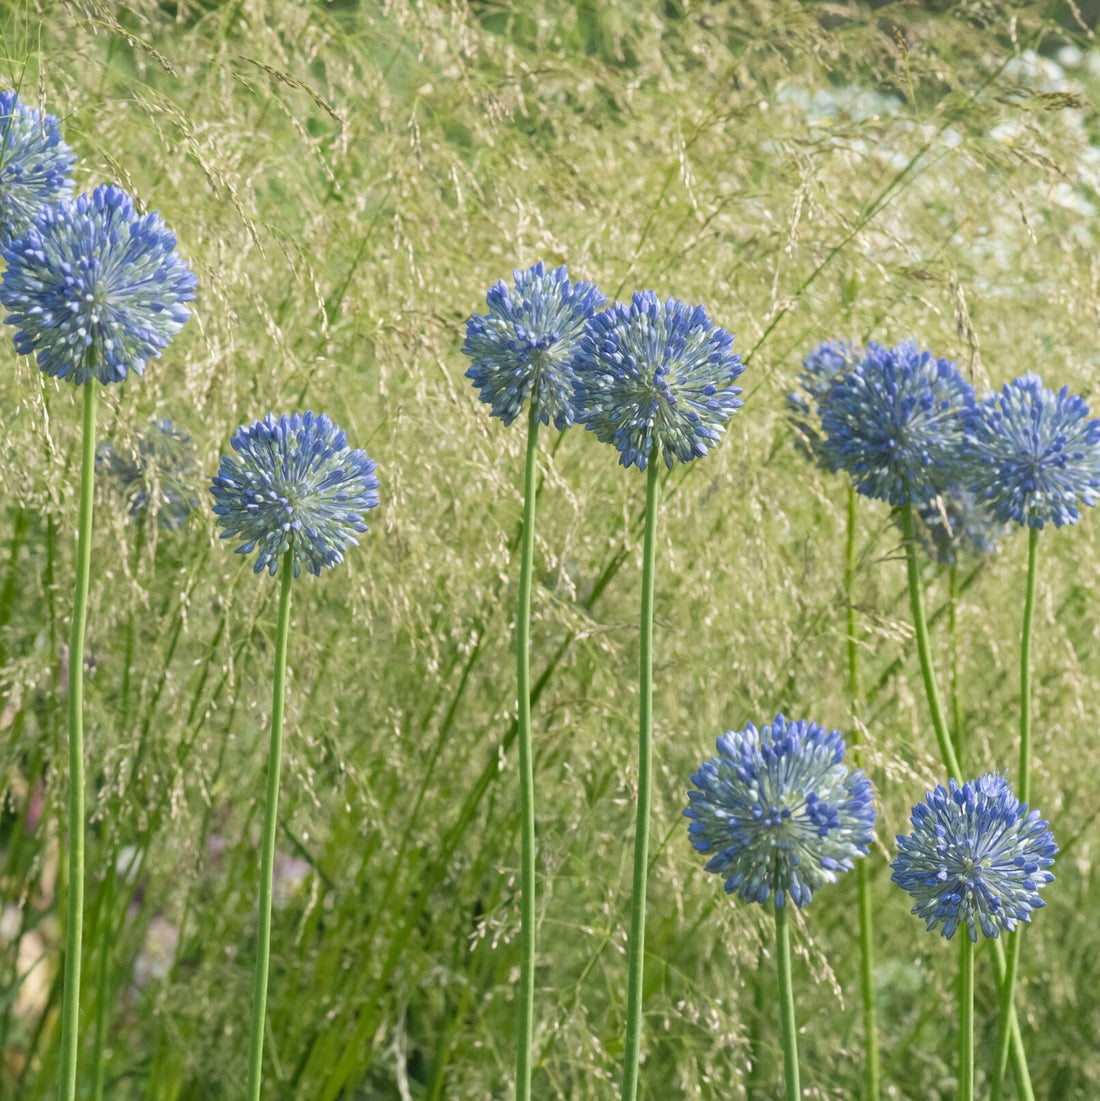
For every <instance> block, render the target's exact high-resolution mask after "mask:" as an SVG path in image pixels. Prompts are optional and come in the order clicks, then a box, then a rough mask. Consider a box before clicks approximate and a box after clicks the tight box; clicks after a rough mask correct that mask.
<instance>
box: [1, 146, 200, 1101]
mask: <svg viewBox="0 0 1100 1101" xmlns="http://www.w3.org/2000/svg"><path fill="white" fill-rule="evenodd" d="M55 146H56V143H55V145H54V146H50V148H55ZM32 174H33V173H32ZM47 175H48V174H47ZM3 255H4V259H5V260H6V261H7V267H6V268H5V270H4V276H3V279H2V280H0V303H2V304H3V305H4V306H5V307H6V308H7V309H8V310H9V311H11V314H10V316H8V317H7V318H5V323H6V324H8V325H15V326H22V327H21V328H20V329H19V330H18V331H17V332H16V334H15V338H14V339H15V347H16V351H18V352H19V353H20V354H22V355H32V354H33V355H35V356H36V358H37V360H38V366H39V368H40V369H41V370H42V371H43V372H44V373H45V374H47V375H52V376H54V377H56V378H59V379H67V380H69V381H71V382H72V383H74V384H75V385H78V386H83V388H84V424H83V441H82V451H81V477H80V520H79V528H78V539H77V561H76V574H77V576H76V586H75V595H74V600H73V621H72V635H71V639H70V644H69V808H68V810H69V846H70V851H69V888H68V907H67V916H66V931H65V979H64V992H63V995H62V1026H61V1057H60V1068H61V1098H62V1101H72V1098H73V1097H75V1094H76V1072H77V1054H78V1053H77V1047H78V1043H77V1033H78V1029H79V1021H80V1006H79V1001H80V970H81V955H82V950H83V949H82V944H83V929H84V925H83V909H84V718H83V711H84V634H85V627H86V621H87V608H88V589H89V585H90V575H91V536H92V516H93V500H94V478H95V434H96V432H95V421H96V400H97V397H96V395H97V389H96V383H97V380H98V382H100V383H108V382H122V381H123V380H124V379H125V378H126V376H127V374H129V373H131V372H132V373H134V374H137V375H140V374H141V373H142V371H143V370H144V369H145V363H146V360H148V359H149V358H150V357H151V356H153V355H158V354H159V353H160V352H161V351H162V350H163V349H164V348H165V347H167V346H168V344H169V343H170V342H171V340H172V338H173V337H174V336H175V335H176V333H177V332H179V330H180V328H181V327H182V326H183V324H184V322H185V321H186V320H187V318H188V316H189V310H188V308H187V306H186V305H185V303H186V302H188V301H190V300H191V299H192V298H193V297H194V293H195V284H196V281H195V276H194V274H193V273H192V272H191V269H190V268H189V267H188V266H187V264H186V262H185V261H184V260H183V259H182V258H181V257H180V255H179V254H178V253H177V252H176V239H175V237H174V236H173V235H172V234H171V233H170V232H169V231H168V230H167V228H165V226H164V224H163V222H162V221H161V220H160V216H159V215H158V214H148V215H145V216H144V217H142V216H139V215H138V214H137V213H136V212H135V210H134V204H133V200H132V199H131V198H130V196H129V195H127V194H126V193H125V192H123V191H121V190H120V189H119V188H117V187H114V186H107V187H100V188H97V189H96V190H95V191H94V192H93V193H92V194H91V195H80V196H78V197H77V198H76V199H62V200H61V201H60V202H58V203H57V204H56V205H53V206H47V207H44V208H42V209H41V210H39V211H38V213H37V214H36V215H35V216H34V219H33V221H32V222H31V224H30V225H29V226H28V227H27V228H26V230H25V231H24V232H23V233H22V234H21V235H20V236H18V237H16V238H15V239H14V240H11V241H9V242H8V244H7V246H6V247H5V248H4V250H3ZM99 1054H100V1053H97V1058H98V1057H99Z"/></svg>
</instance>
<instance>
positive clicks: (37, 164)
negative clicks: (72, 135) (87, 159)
mask: <svg viewBox="0 0 1100 1101" xmlns="http://www.w3.org/2000/svg"><path fill="white" fill-rule="evenodd" d="M75 164H76V157H75V156H74V154H73V151H72V150H71V149H70V148H69V147H68V146H67V145H66V144H65V143H64V141H62V140H61V124H60V123H59V122H58V120H57V119H56V118H55V117H54V116H53V115H47V114H46V113H45V112H44V111H40V110H38V109H37V108H35V107H28V106H27V105H26V104H25V103H23V102H22V101H21V100H20V98H19V96H18V95H16V93H15V92H12V91H5V92H0V248H2V247H4V246H6V245H8V244H9V243H10V242H11V241H12V240H13V239H14V238H16V237H18V236H19V235H20V234H22V233H24V232H25V231H26V230H27V229H28V228H29V227H30V225H31V223H32V222H33V221H34V219H35V218H36V216H37V215H38V213H39V212H40V211H41V210H42V209H43V208H44V207H47V206H50V205H52V204H53V203H56V202H59V201H60V200H61V199H67V198H69V197H70V195H71V194H72V184H73V181H72V180H71V179H70V173H71V172H72V170H73V167H74V166H75Z"/></svg>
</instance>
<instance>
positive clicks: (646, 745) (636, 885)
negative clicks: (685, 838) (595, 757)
mask: <svg viewBox="0 0 1100 1101" xmlns="http://www.w3.org/2000/svg"><path fill="white" fill-rule="evenodd" d="M660 457H661V456H660V451H659V449H658V448H657V447H656V446H654V448H653V450H652V452H650V456H649V465H648V474H647V478H646V497H645V535H644V537H643V542H642V622H641V664H640V670H639V677H638V817H637V824H636V826H635V828H634V881H633V886H632V889H631V896H630V946H629V950H628V963H627V967H628V974H629V978H628V982H627V994H626V1052H625V1054H624V1056H623V1094H622V1101H634V1099H635V1098H636V1097H637V1096H638V1065H639V1060H640V1059H641V1054H642V974H643V970H644V959H645V896H646V872H647V870H648V867H649V805H650V801H651V797H652V786H653V782H652V778H651V775H650V773H651V765H652V758H653V592H654V583H653V578H654V568H655V563H656V558H657V504H658V499H659V496H660V487H661V483H660Z"/></svg>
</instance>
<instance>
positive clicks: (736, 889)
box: [684, 715, 875, 908]
mask: <svg viewBox="0 0 1100 1101" xmlns="http://www.w3.org/2000/svg"><path fill="white" fill-rule="evenodd" d="M717 745H718V756H717V757H712V758H711V759H710V760H708V761H704V762H703V764H702V765H701V766H700V768H699V771H698V772H697V773H695V775H693V776H692V778H691V780H692V783H694V784H695V785H696V787H697V788H698V789H699V790H698V791H689V792H688V799H689V800H690V805H689V806H688V808H687V809H686V810H685V811H684V814H685V815H686V816H687V817H688V818H690V819H691V820H692V821H691V825H690V826H689V827H688V831H689V833H690V835H691V841H692V844H693V845H694V847H695V849H696V851H698V852H701V853H707V854H710V859H709V861H708V862H707V864H706V870H707V871H708V872H714V873H715V874H716V875H721V876H725V877H726V882H725V888H726V891H727V893H729V894H736V895H738V897H740V898H742V899H744V900H745V901H746V902H758V903H761V904H765V903H768V902H770V901H771V900H772V899H774V900H775V904H776V905H777V906H783V905H785V904H786V898H787V896H788V895H789V896H790V898H791V901H792V902H793V903H794V904H795V906H797V907H799V908H801V907H803V906H805V905H806V904H807V903H808V902H809V901H810V899H811V898H812V897H813V894H814V892H815V891H817V890H818V889H820V888H821V887H822V886H823V885H824V884H826V883H835V882H836V880H837V877H838V875H839V874H840V873H841V872H843V871H848V870H849V869H851V868H852V867H853V866H854V862H855V861H856V860H857V859H858V858H859V857H861V856H866V855H867V853H868V852H869V851H870V847H871V843H872V841H873V840H874V825H875V807H874V801H873V795H874V793H873V791H872V789H871V781H870V780H868V779H867V777H866V776H865V775H864V774H863V771H862V769H855V770H854V771H850V770H849V769H848V766H847V765H846V764H845V763H844V757H845V753H846V747H845V745H844V739H843V738H842V737H841V735H840V732H839V731H837V730H829V731H826V729H825V728H824V727H823V726H820V725H818V724H817V723H811V722H807V721H806V720H804V719H799V720H797V721H795V722H792V721H790V720H788V719H786V718H784V716H783V715H777V716H776V718H775V721H774V722H772V723H769V724H768V725H766V726H764V727H762V728H761V729H760V730H757V728H756V727H755V726H753V724H752V723H748V724H747V725H746V727H745V729H744V730H729V731H727V732H726V733H725V734H723V735H722V737H720V738H719V739H718V743H717Z"/></svg>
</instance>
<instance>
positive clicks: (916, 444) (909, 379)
mask: <svg viewBox="0 0 1100 1101" xmlns="http://www.w3.org/2000/svg"><path fill="white" fill-rule="evenodd" d="M973 401H974V392H973V389H972V388H971V386H970V384H969V383H968V382H967V381H966V380H965V379H964V378H963V377H962V375H960V374H959V372H958V370H957V369H956V368H955V365H954V364H953V363H949V362H948V361H947V360H946V359H936V358H935V357H934V356H933V355H932V353H931V352H927V351H921V350H920V349H919V348H918V347H917V345H916V344H914V343H913V342H911V341H906V342H903V343H901V344H898V345H896V346H895V347H893V348H885V347H883V346H882V345H881V344H874V343H872V344H871V345H869V346H868V348H867V350H866V352H865V353H864V356H863V358H862V360H861V361H860V362H859V364H858V365H857V366H856V367H855V368H854V369H853V370H851V371H847V372H845V373H844V374H842V375H840V376H838V377H837V378H836V380H835V381H834V383H833V385H832V387H831V388H830V389H829V391H828V393H827V394H826V395H825V396H824V397H823V398H822V400H821V404H820V410H821V425H822V428H823V430H824V432H825V442H824V444H823V451H824V455H825V458H826V461H827V462H828V463H830V464H831V465H832V468H833V469H836V470H845V471H847V472H848V474H849V476H850V477H851V479H852V482H853V484H854V485H855V487H856V489H857V490H858V491H859V492H860V493H862V494H864V495H865V496H867V497H873V498H875V499H877V500H880V501H888V502H889V503H890V504H891V505H897V506H900V505H905V504H908V503H909V502H912V503H913V504H916V505H920V504H924V503H925V502H928V501H931V500H932V499H933V498H934V497H935V496H936V495H937V494H939V493H941V492H942V491H943V489H944V488H945V486H946V485H947V484H948V483H949V482H950V481H952V480H953V478H954V476H955V475H956V474H957V467H958V461H959V455H960V450H961V444H962V436H963V419H962V418H963V414H964V413H965V412H966V410H967V409H969V408H970V406H971V405H972V404H973Z"/></svg>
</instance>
